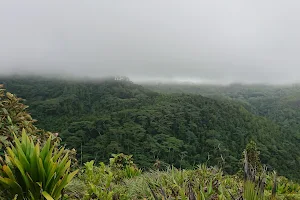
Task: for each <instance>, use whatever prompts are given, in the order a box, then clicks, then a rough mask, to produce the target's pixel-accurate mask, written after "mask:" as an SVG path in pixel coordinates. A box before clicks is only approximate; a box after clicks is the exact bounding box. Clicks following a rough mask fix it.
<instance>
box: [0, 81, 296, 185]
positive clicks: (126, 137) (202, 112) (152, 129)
mask: <svg viewBox="0 0 300 200" xmlns="http://www.w3.org/2000/svg"><path fill="white" fill-rule="evenodd" d="M1 80H2V81H4V82H5V83H6V87H7V89H8V90H9V91H11V92H14V93H16V94H18V96H21V97H23V98H26V102H27V104H28V105H30V108H29V109H30V112H31V113H32V116H33V117H34V118H36V119H38V120H39V121H38V126H39V127H41V128H44V129H47V130H51V131H59V132H60V136H61V137H62V139H63V143H64V144H66V146H67V147H68V148H71V149H72V148H74V149H77V151H78V154H77V159H78V160H80V163H81V164H83V163H84V162H87V161H89V160H95V163H99V162H100V161H108V159H109V157H110V155H111V154H117V153H119V152H124V153H125V154H128V155H134V158H135V162H136V164H137V165H138V166H139V167H141V168H143V169H149V168H152V167H153V164H154V163H155V162H156V160H159V161H160V162H161V163H166V164H169V165H174V166H175V167H177V168H186V169H191V168H193V166H195V165H197V164H199V163H207V165H208V166H211V165H212V166H214V165H218V166H221V167H222V168H223V170H224V172H225V173H230V174H234V173H236V172H237V171H238V169H239V168H240V160H241V159H242V156H241V154H240V152H242V151H243V149H244V148H245V146H246V144H247V143H248V142H249V141H251V140H253V141H254V142H256V145H257V148H259V149H260V159H261V161H262V162H263V163H264V164H266V165H267V167H268V168H269V169H271V170H272V169H276V170H277V171H278V172H279V174H281V175H284V176H287V177H288V178H291V179H293V180H299V179H300V171H299V167H298V166H299V165H300V152H299V150H298V143H299V138H300V132H299V130H300V125H299V123H298V121H299V120H300V109H299V108H300V107H299V106H298V105H299V104H298V102H299V99H300V98H299V97H300V93H299V91H300V90H299V86H290V87H287V86H276V87H275V86H260V85H253V86H247V85H239V84H234V85H229V86H209V85H205V86H198V85H163V84H161V85H156V86H146V87H147V88H150V89H152V90H155V91H160V92H161V91H163V94H161V93H157V92H153V91H151V90H149V89H146V88H145V87H142V86H140V85H136V84H133V83H132V82H129V81H114V80H103V81H87V80H84V81H67V80H61V79H48V78H43V77H3V78H1ZM174 91H175V92H176V93H193V94H167V93H174ZM199 94H201V95H203V96H207V97H209V98H206V97H203V96H200V95H199ZM0 120H1V119H0ZM106 163H108V162H106Z"/></svg>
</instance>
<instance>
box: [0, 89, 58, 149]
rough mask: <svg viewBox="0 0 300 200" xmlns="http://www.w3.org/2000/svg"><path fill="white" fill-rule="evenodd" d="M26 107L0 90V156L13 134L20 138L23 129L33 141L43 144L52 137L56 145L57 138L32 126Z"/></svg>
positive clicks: (20, 101) (32, 121)
mask: <svg viewBox="0 0 300 200" xmlns="http://www.w3.org/2000/svg"><path fill="white" fill-rule="evenodd" d="M27 108H28V106H25V105H24V104H23V103H22V99H21V98H17V97H16V95H14V94H11V93H9V92H5V89H3V88H0V155H3V154H4V149H5V148H6V147H7V146H9V145H10V142H12V141H13V139H14V137H13V133H14V134H16V135H17V137H21V133H22V130H23V129H24V130H25V131H26V132H27V133H29V134H30V136H31V138H32V139H33V140H34V141H39V142H40V143H44V142H45V141H46V140H47V138H49V137H50V136H52V138H53V141H52V143H57V142H58V141H59V138H58V137H56V136H54V135H53V134H52V133H50V132H45V131H43V130H40V129H38V128H37V127H35V126H34V125H33V123H34V122H35V120H33V119H32V117H31V115H30V114H29V113H28V112H27Z"/></svg>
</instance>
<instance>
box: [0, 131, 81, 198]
mask: <svg viewBox="0 0 300 200" xmlns="http://www.w3.org/2000/svg"><path fill="white" fill-rule="evenodd" d="M14 141H15V144H14V145H12V144H11V146H10V147H7V149H6V153H7V154H6V155H5V163H4V164H2V165H1V164H0V184H1V185H3V187H4V188H7V190H8V191H9V193H10V194H11V195H13V196H17V199H31V200H38V199H47V200H52V199H55V200H57V199H59V198H60V197H61V195H62V190H63V189H64V188H65V186H66V185H67V184H68V183H69V182H70V181H71V179H72V178H73V177H74V176H75V174H76V173H77V171H74V172H72V173H70V164H71V161H70V159H69V157H68V154H65V155H64V156H63V157H62V154H63V152H64V148H61V149H60V150H58V149H56V148H55V147H54V146H52V145H51V137H49V139H48V140H47V142H46V143H45V145H44V147H43V148H42V149H40V146H39V143H37V144H36V145H34V142H33V140H32V139H31V138H29V137H28V136H27V134H26V131H25V129H23V131H22V138H21V140H19V139H18V138H17V136H16V135H14Z"/></svg>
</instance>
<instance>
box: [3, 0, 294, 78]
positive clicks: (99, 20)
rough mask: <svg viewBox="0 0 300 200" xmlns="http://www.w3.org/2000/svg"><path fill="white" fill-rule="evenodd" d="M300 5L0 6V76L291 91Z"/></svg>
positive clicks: (210, 1)
mask: <svg viewBox="0 0 300 200" xmlns="http://www.w3.org/2000/svg"><path fill="white" fill-rule="evenodd" d="M299 10H300V1H298V0H289V1H279V0H244V1H241V0H226V1H223V0H184V1H183V0H151V1H149V0H126V1H125V0H84V1H83V0H51V1H41V0H26V1H19V0H10V1H1V2H0V75H1V74H12V73H18V74H32V73H34V74H49V75H68V76H75V77H81V78H82V77H93V78H97V77H103V76H110V75H124V76H128V77H129V78H130V79H132V80H134V81H135V80H136V81H143V80H183V81H195V82H216V83H230V82H243V83H273V84H277V83H280V84H282V83H293V82H300V26H299V23H300V13H299Z"/></svg>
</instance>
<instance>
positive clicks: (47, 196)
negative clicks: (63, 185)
mask: <svg viewBox="0 0 300 200" xmlns="http://www.w3.org/2000/svg"><path fill="white" fill-rule="evenodd" d="M42 195H43V196H44V197H45V198H46V199H47V200H54V199H53V198H52V197H51V196H50V194H48V192H46V191H43V192H42Z"/></svg>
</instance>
